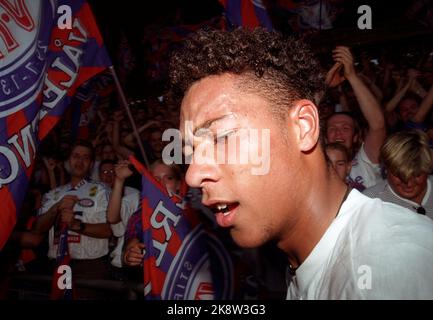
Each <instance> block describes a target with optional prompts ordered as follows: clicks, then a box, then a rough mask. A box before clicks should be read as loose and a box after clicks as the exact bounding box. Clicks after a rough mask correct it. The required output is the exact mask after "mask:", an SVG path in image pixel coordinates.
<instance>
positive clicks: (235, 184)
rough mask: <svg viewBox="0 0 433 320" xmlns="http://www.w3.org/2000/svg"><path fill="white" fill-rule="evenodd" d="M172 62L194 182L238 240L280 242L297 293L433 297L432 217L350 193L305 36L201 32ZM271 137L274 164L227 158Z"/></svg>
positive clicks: (257, 150)
mask: <svg viewBox="0 0 433 320" xmlns="http://www.w3.org/2000/svg"><path fill="white" fill-rule="evenodd" d="M170 67H171V70H170V80H171V94H172V95H173V96H174V97H178V98H179V99H180V101H181V115H180V117H181V118H180V119H181V120H180V127H181V133H182V137H183V139H184V140H185V142H186V145H185V148H184V152H185V156H187V157H190V158H191V159H192V161H191V163H190V165H189V167H188V171H187V173H186V180H187V182H188V184H189V185H191V186H192V187H199V188H201V190H202V192H203V203H204V204H205V205H207V206H209V207H211V208H212V209H213V210H214V212H215V214H216V219H217V222H218V224H219V225H221V226H222V227H226V228H230V233H231V235H232V237H233V239H234V241H235V242H236V243H237V244H239V245H240V246H242V247H249V248H252V247H258V246H261V245H262V244H264V243H265V242H267V241H269V240H274V241H275V242H276V243H277V245H278V247H279V248H280V249H282V250H283V251H284V252H285V253H286V254H287V258H288V262H289V270H290V271H291V273H292V275H293V276H292V277H291V279H290V284H289V288H288V292H287V298H288V299H361V298H365V299H398V298H430V299H432V298H433V273H432V272H431V266H432V265H433V236H432V235H433V223H430V222H426V221H424V219H422V218H421V217H419V216H417V215H415V214H411V213H410V212H407V211H406V209H403V208H400V207H397V206H394V205H391V204H388V203H384V202H382V201H380V200H373V199H370V198H367V197H365V196H364V195H362V194H361V193H359V192H358V191H357V190H350V189H348V187H347V186H346V185H345V184H344V182H343V181H341V179H340V178H339V177H338V176H337V174H336V173H335V171H334V170H332V169H331V166H330V165H329V164H328V163H327V161H326V159H325V155H324V152H323V149H322V145H321V143H320V142H319V140H320V139H319V132H320V128H319V127H320V126H319V115H318V110H317V107H316V105H315V103H314V101H315V97H317V94H318V93H320V91H321V89H322V84H323V77H322V74H321V71H320V68H319V64H318V62H317V61H316V60H315V59H314V57H313V55H312V54H311V53H310V51H309V50H308V48H307V47H306V46H305V45H304V44H303V43H301V42H300V41H297V40H295V39H293V38H283V37H282V36H280V35H279V34H277V33H269V32H267V31H265V30H263V29H255V30H254V31H248V30H244V29H237V30H235V31H232V32H225V31H208V32H199V33H197V34H196V35H195V36H193V37H192V38H190V39H189V40H188V41H187V42H186V43H185V45H184V47H183V48H182V49H180V50H179V51H178V52H177V53H175V54H174V56H173V57H172V60H171V65H170ZM254 130H256V131H257V132H260V131H267V132H269V135H268V136H267V137H268V141H263V139H262V140H260V139H259V140H257V139H256V140H255V139H251V137H252V136H253V134H251V132H253V131H254ZM265 137H266V135H265ZM229 140H234V141H238V142H240V143H237V144H232V145H230V144H227V142H228V141H229ZM265 140H266V139H265ZM267 143H268V145H269V146H270V152H269V153H268V154H267V161H268V162H269V167H268V169H269V170H267V171H266V172H260V173H257V172H255V171H254V170H253V169H254V166H253V164H252V163H251V162H237V163H236V162H230V161H222V160H227V159H226V158H227V157H224V156H221V157H219V156H220V154H219V152H221V150H223V151H225V152H226V153H225V155H227V154H228V155H231V154H233V153H241V154H244V155H245V154H247V155H250V156H251V155H254V154H261V153H262V152H264V151H265V150H266V148H265V145H266V144H267ZM211 151H214V152H211ZM402 257H404V258H403V259H402Z"/></svg>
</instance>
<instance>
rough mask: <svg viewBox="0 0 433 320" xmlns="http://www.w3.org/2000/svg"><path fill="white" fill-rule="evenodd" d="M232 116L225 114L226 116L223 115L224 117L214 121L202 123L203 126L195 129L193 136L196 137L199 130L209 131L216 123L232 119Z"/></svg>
mask: <svg viewBox="0 0 433 320" xmlns="http://www.w3.org/2000/svg"><path fill="white" fill-rule="evenodd" d="M230 116H231V114H225V115H223V116H220V117H217V118H214V119H210V120H207V121H205V122H204V123H202V124H201V125H199V126H197V127H196V128H195V129H194V131H193V132H192V134H193V135H194V136H195V134H196V132H197V131H199V130H201V129H209V128H210V127H211V126H212V125H213V124H215V122H218V121H222V120H224V119H225V118H228V117H230Z"/></svg>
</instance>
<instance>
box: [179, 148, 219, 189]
mask: <svg viewBox="0 0 433 320" xmlns="http://www.w3.org/2000/svg"><path fill="white" fill-rule="evenodd" d="M203 160H205V161H203ZM219 179H220V169H219V166H218V164H217V163H215V161H214V160H213V159H209V158H207V159H198V158H197V157H196V156H194V157H193V159H192V161H191V164H190V165H189V167H188V170H187V171H186V175H185V180H186V183H187V184H188V185H189V186H190V187H193V188H201V187H203V185H204V184H206V183H209V182H217V181H218V180H219Z"/></svg>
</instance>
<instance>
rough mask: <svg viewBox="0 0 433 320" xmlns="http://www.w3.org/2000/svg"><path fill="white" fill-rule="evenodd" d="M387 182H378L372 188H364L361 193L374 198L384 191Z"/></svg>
mask: <svg viewBox="0 0 433 320" xmlns="http://www.w3.org/2000/svg"><path fill="white" fill-rule="evenodd" d="M386 186H387V182H386V180H380V181H379V182H378V183H376V184H375V185H374V186H371V187H369V188H366V189H365V190H364V191H363V192H362V193H363V194H364V195H366V196H367V197H370V198H376V197H378V196H379V195H380V194H382V193H383V192H385V191H386Z"/></svg>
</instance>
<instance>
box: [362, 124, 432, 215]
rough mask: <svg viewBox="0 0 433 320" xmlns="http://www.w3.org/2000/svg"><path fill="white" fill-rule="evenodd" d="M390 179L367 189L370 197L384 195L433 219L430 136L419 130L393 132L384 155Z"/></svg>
mask: <svg viewBox="0 0 433 320" xmlns="http://www.w3.org/2000/svg"><path fill="white" fill-rule="evenodd" d="M380 158H381V160H382V162H383V164H384V167H385V171H386V180H385V181H382V182H379V183H378V184H376V185H375V186H373V187H370V188H368V189H366V190H364V194H365V195H366V196H368V197H370V198H380V199H382V200H383V201H387V202H392V203H395V204H398V205H400V206H403V207H405V208H408V209H409V210H412V211H413V212H416V213H419V214H424V215H427V216H428V217H430V218H432V219H433V192H432V187H433V185H432V182H433V178H432V176H429V174H430V172H431V170H432V155H431V151H430V147H429V139H428V136H427V135H426V134H425V133H423V132H422V131H419V130H408V131H401V132H398V133H395V134H393V135H392V136H389V137H388V138H387V140H386V141H385V143H384V145H383V146H382V148H381V156H380Z"/></svg>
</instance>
